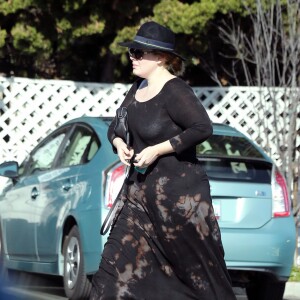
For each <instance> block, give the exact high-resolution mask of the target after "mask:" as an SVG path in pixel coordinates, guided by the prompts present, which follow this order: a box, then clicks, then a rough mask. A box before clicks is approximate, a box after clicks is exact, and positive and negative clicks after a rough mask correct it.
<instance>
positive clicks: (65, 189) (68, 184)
mask: <svg viewBox="0 0 300 300" xmlns="http://www.w3.org/2000/svg"><path fill="white" fill-rule="evenodd" d="M72 187H73V184H72V183H71V182H66V183H64V184H63V185H62V187H61V188H62V189H63V190H64V191H66V192H68V191H69V190H70V189H71V188H72Z"/></svg>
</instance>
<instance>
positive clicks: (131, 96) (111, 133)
mask: <svg viewBox="0 0 300 300" xmlns="http://www.w3.org/2000/svg"><path fill="white" fill-rule="evenodd" d="M141 81H142V80H141V79H138V80H136V81H135V82H134V83H133V84H132V86H131V88H130V89H129V91H128V92H127V94H126V96H125V99H124V100H123V102H122V103H121V105H120V106H119V107H122V106H126V107H127V106H128V105H129V104H130V103H131V102H132V101H133V99H134V95H135V92H136V90H137V88H138V86H139V84H140V83H141ZM115 126H116V117H114V119H113V120H112V122H111V123H110V125H109V127H108V131H107V138H108V140H109V142H110V143H111V145H112V147H113V152H114V153H117V149H116V148H115V147H114V145H113V140H114V139H115V138H116V135H115V132H114V128H115ZM124 142H126V141H124Z"/></svg>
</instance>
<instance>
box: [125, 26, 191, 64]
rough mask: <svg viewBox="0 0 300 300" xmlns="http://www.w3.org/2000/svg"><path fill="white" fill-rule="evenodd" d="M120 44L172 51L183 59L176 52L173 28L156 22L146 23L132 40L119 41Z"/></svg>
mask: <svg viewBox="0 0 300 300" xmlns="http://www.w3.org/2000/svg"><path fill="white" fill-rule="evenodd" d="M119 45H120V46H123V47H127V48H135V49H142V50H161V51H163V52H169V53H172V54H174V55H176V56H178V57H180V58H181V59H182V60H185V58H183V57H182V56H181V55H179V54H178V53H176V52H175V34H174V32H173V31H172V30H170V29H169V28H167V27H164V26H162V25H160V24H158V23H156V22H153V21H150V22H146V23H144V24H143V25H142V26H141V27H140V29H139V30H138V32H137V34H136V36H135V37H134V39H133V41H131V42H122V43H119Z"/></svg>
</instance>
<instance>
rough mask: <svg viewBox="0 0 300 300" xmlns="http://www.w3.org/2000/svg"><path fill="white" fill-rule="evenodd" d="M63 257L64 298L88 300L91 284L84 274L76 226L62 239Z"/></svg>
mask: <svg viewBox="0 0 300 300" xmlns="http://www.w3.org/2000/svg"><path fill="white" fill-rule="evenodd" d="M63 256H64V289H65V293H66V296H67V297H68V298H69V299H71V300H82V299H88V297H89V295H90V292H91V287H92V284H91V281H90V279H89V278H88V276H87V275H86V274H85V273H84V259H83V255H82V249H81V242H80V236H79V231H78V228H77V226H73V227H72V229H71V230H70V232H69V234H68V235H67V236H66V237H65V239H64V244H63Z"/></svg>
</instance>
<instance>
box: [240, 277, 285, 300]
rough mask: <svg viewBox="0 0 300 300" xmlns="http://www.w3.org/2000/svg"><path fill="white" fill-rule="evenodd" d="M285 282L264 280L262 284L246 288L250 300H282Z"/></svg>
mask: <svg viewBox="0 0 300 300" xmlns="http://www.w3.org/2000/svg"><path fill="white" fill-rule="evenodd" d="M285 284H286V283H285V282H282V281H271V280H264V279H262V280H261V282H255V283H251V284H250V285H249V286H248V287H246V293H247V297H248V300H257V299H260V300H270V299H272V300H282V299H283V295H284V290H285Z"/></svg>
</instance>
